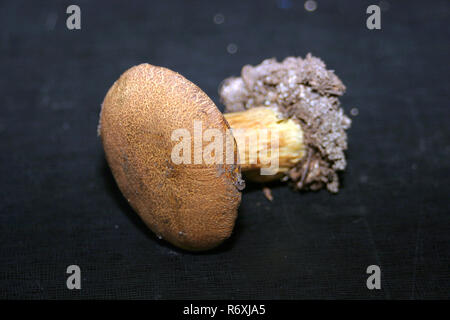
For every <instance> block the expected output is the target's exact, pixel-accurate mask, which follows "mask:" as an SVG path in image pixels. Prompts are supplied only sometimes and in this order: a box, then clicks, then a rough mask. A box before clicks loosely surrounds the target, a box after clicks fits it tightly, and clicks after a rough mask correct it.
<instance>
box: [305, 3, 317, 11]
mask: <svg viewBox="0 0 450 320" xmlns="http://www.w3.org/2000/svg"><path fill="white" fill-rule="evenodd" d="M316 9H317V2H315V1H314V0H308V1H306V2H305V10H306V11H309V12H313V11H316Z"/></svg>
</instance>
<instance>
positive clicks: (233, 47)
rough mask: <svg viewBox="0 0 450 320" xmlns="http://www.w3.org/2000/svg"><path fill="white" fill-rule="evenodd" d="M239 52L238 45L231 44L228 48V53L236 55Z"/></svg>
mask: <svg viewBox="0 0 450 320" xmlns="http://www.w3.org/2000/svg"><path fill="white" fill-rule="evenodd" d="M237 50H238V47H237V45H236V44H234V43H230V44H229V45H228V46H227V51H228V53H229V54H235V53H236V52H237Z"/></svg>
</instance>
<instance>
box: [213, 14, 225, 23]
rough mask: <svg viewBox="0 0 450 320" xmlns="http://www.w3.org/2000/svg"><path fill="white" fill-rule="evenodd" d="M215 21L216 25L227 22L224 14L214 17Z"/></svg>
mask: <svg viewBox="0 0 450 320" xmlns="http://www.w3.org/2000/svg"><path fill="white" fill-rule="evenodd" d="M213 20H214V23H215V24H222V23H224V22H225V17H224V16H223V14H221V13H218V14H216V15H215V16H214V19H213Z"/></svg>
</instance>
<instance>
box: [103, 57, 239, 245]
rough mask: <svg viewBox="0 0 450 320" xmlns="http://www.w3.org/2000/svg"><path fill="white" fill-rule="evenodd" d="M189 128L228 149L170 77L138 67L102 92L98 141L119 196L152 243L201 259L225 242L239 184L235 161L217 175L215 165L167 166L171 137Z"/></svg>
mask: <svg viewBox="0 0 450 320" xmlns="http://www.w3.org/2000/svg"><path fill="white" fill-rule="evenodd" d="M194 120H195V121H201V123H202V126H203V127H204V128H203V129H205V128H213V129H217V130H219V131H220V132H222V133H223V134H224V136H225V137H227V136H228V141H233V140H232V137H231V139H230V137H229V135H230V132H229V131H228V130H227V129H229V126H228V123H227V122H226V120H225V119H224V117H223V115H222V113H221V112H220V111H219V110H218V109H217V107H216V106H215V104H214V103H213V102H212V101H211V99H209V97H208V96H207V95H206V94H205V93H204V92H203V91H202V90H200V89H199V88H198V87H197V86H196V85H194V84H193V83H192V82H190V81H188V80H187V79H186V78H184V77H183V76H181V75H180V74H178V73H176V72H173V71H171V70H169V69H166V68H162V67H156V66H152V65H150V64H141V65H138V66H135V67H132V68H131V69H129V70H127V71H126V72H125V73H124V74H122V75H121V77H120V78H119V80H117V81H116V82H115V83H114V84H113V86H112V87H111V88H110V89H109V91H108V93H107V94H106V97H105V99H104V101H103V104H102V110H101V114H100V123H99V134H100V136H101V140H102V144H103V148H104V150H105V155H106V159H107V162H108V164H109V166H110V168H111V171H112V174H113V176H114V178H115V180H116V182H117V185H118V187H119V189H120V190H121V192H122V194H123V195H124V196H125V198H126V199H127V200H128V201H129V203H130V205H131V206H132V207H133V209H134V210H135V211H136V212H137V213H138V214H139V216H140V217H141V218H142V220H143V221H144V222H145V223H146V225H147V226H148V227H149V228H150V229H151V230H152V231H153V232H154V233H155V234H156V235H157V236H158V238H164V239H165V240H167V241H169V242H170V243H172V244H174V245H175V246H178V247H180V248H183V249H187V250H192V251H200V250H207V249H211V248H213V247H215V246H217V245H218V244H220V243H221V242H222V241H223V240H225V239H226V238H228V237H229V236H230V234H231V232H232V230H233V227H234V223H235V220H236V216H237V209H238V207H239V204H240V202H241V192H240V190H241V189H242V188H243V181H242V179H241V173H240V168H239V165H237V164H236V161H234V163H231V164H223V165H222V166H221V171H220V174H218V167H217V165H216V164H179V165H175V164H173V163H172V161H171V153H172V148H173V141H172V139H171V136H172V133H173V132H174V131H175V130H177V129H180V128H186V130H189V131H190V133H191V134H194V132H193V128H192V127H193V126H192V123H193V121H194ZM233 142H234V141H233ZM192 151H195V150H192ZM233 158H235V159H237V148H234V153H233Z"/></svg>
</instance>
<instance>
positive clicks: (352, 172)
mask: <svg viewBox="0 0 450 320" xmlns="http://www.w3.org/2000/svg"><path fill="white" fill-rule="evenodd" d="M72 3H76V4H78V5H79V6H80V7H81V12H82V17H81V19H82V21H81V23H82V29H81V30H80V31H69V30H67V28H66V18H67V15H66V13H65V12H66V8H67V6H68V5H70V4H72ZM370 4H378V2H377V1H318V8H317V10H316V11H314V12H308V11H306V10H305V9H304V1H294V0H292V1H288V0H284V1H241V0H238V1H230V0H227V1H138V2H135V1H102V2H100V1H95V2H94V1H76V2H73V1H51V2H47V1H8V2H1V4H0V44H1V47H0V49H1V52H0V58H1V65H0V70H1V71H0V75H1V76H0V92H1V96H0V101H1V105H0V108H1V109H0V110H1V111H0V143H1V145H0V179H1V180H0V181H1V182H0V183H1V189H0V191H1V192H0V197H1V201H0V231H1V232H0V246H1V251H0V298H8V299H14V298H25V299H46V298H48V299H59V298H64V299H77V298H84V299H87V298H130V299H135V298H146V299H184V298H188V299H190V298H206V299H208V298H210V299H222V298H227V299H247V298H249V299H252V298H258V299H259V298H262V299H272V298H273V299H278V298H282V299H305V298H306V299H310V298H319V299H320V298H362V299H383V298H388V299H389V298H391V299H410V298H427V299H428V298H449V297H450V286H449V283H450V270H449V266H450V252H449V248H450V246H449V240H450V217H449V204H450V203H449V182H450V181H449V176H450V167H449V165H450V162H449V155H450V144H449V142H450V135H449V133H450V130H449V128H448V126H449V115H450V112H449V109H448V108H449V105H448V102H449V101H448V98H449V80H448V77H449V76H448V71H449V64H448V59H449V26H448V22H449V13H450V6H449V2H448V1H445V0H443V1H392V0H388V1H382V3H381V4H380V5H381V6H382V8H383V9H384V10H383V11H382V16H381V17H382V30H378V31H370V30H368V29H367V28H366V18H367V17H368V15H367V14H366V8H367V6H368V5H370ZM218 13H221V14H223V16H224V17H225V21H224V23H222V24H215V23H214V21H213V17H214V16H215V15H216V14H218ZM230 43H234V44H236V45H237V52H236V53H235V54H230V53H228V52H227V46H228V44H230ZM308 52H311V53H313V54H314V55H316V56H319V57H321V58H323V60H324V61H325V62H326V63H327V65H328V67H329V68H331V69H334V70H336V73H337V74H338V75H339V77H340V78H341V79H342V80H343V82H344V83H345V84H346V85H347V88H348V90H347V93H346V95H345V96H344V97H343V98H342V104H343V108H344V110H345V111H346V113H349V112H350V110H351V109H352V108H358V110H359V114H358V115H357V116H352V119H353V125H352V128H351V129H350V130H349V137H350V139H349V150H348V152H347V155H348V169H347V171H346V172H345V174H344V175H343V176H342V178H343V187H342V189H341V191H340V193H339V194H338V195H331V194H329V193H328V192H326V191H321V192H317V193H296V192H293V191H292V190H291V189H290V188H288V187H287V186H284V185H278V186H275V187H274V189H273V195H274V198H275V199H274V201H273V202H269V201H267V200H266V199H265V198H264V196H263V194H262V192H261V190H260V189H259V188H258V187H257V186H254V185H250V186H249V187H248V188H247V190H246V191H245V192H244V195H243V201H242V205H241V207H240V211H239V218H238V220H237V224H236V228H235V230H234V233H233V236H232V237H231V239H229V241H227V242H226V243H225V244H224V245H222V246H220V247H219V248H218V249H216V250H214V251H212V252H208V253H203V254H193V253H188V252H184V251H181V250H177V249H175V248H173V247H172V246H170V245H168V244H166V243H165V242H163V241H160V240H158V239H157V238H156V237H155V236H154V235H153V234H152V233H151V232H150V231H149V230H147V228H146V227H145V226H144V224H143V223H142V222H141V221H140V220H139V218H138V217H137V215H136V214H135V213H134V212H133V211H132V209H131V208H130V207H129V206H128V204H127V202H126V201H125V200H124V198H123V197H122V196H121V194H120V192H119V191H118V189H117V187H116V185H115V182H114V180H113V178H112V176H111V173H110V171H109V168H108V167H107V165H106V163H105V160H104V154H103V150H102V146H101V143H100V140H99V139H98V138H97V136H96V126H97V120H98V114H99V111H100V104H101V102H102V100H103V97H104V95H105V93H106V91H107V89H108V88H109V87H110V86H111V84H112V83H113V82H114V81H115V80H116V79H117V78H118V77H119V75H120V74H121V73H122V72H123V71H125V70H126V69H127V68H129V67H131V66H133V65H136V64H139V63H142V62H149V63H152V64H155V65H161V66H165V67H168V68H171V69H173V70H176V71H178V72H180V73H181V74H183V75H184V76H185V77H187V78H188V79H190V80H191V81H193V82H194V83H196V84H197V85H198V86H200V87H201V88H202V89H204V90H205V92H206V93H207V94H208V95H209V96H210V97H211V98H212V99H213V100H214V101H215V102H216V103H217V104H218V106H219V108H221V109H223V106H222V105H220V101H219V98H218V93H217V88H218V85H219V83H220V82H221V80H223V79H224V78H226V77H228V76H230V75H238V74H239V72H240V69H241V67H242V66H243V65H245V64H257V63H259V62H261V61H262V60H263V59H265V58H269V57H276V58H278V59H282V58H284V57H286V56H291V55H294V56H305V55H306V54H307V53H308ZM72 264H76V265H79V266H80V267H81V272H82V289H81V290H79V291H77V290H73V291H70V290H68V289H67V288H66V277H67V275H66V268H67V266H69V265H72ZM372 264H375V265H379V266H380V267H381V271H382V278H381V281H382V283H381V285H382V289H381V290H372V291H371V290H368V289H367V288H366V278H367V277H368V275H367V274H366V268H367V266H369V265H372Z"/></svg>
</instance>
